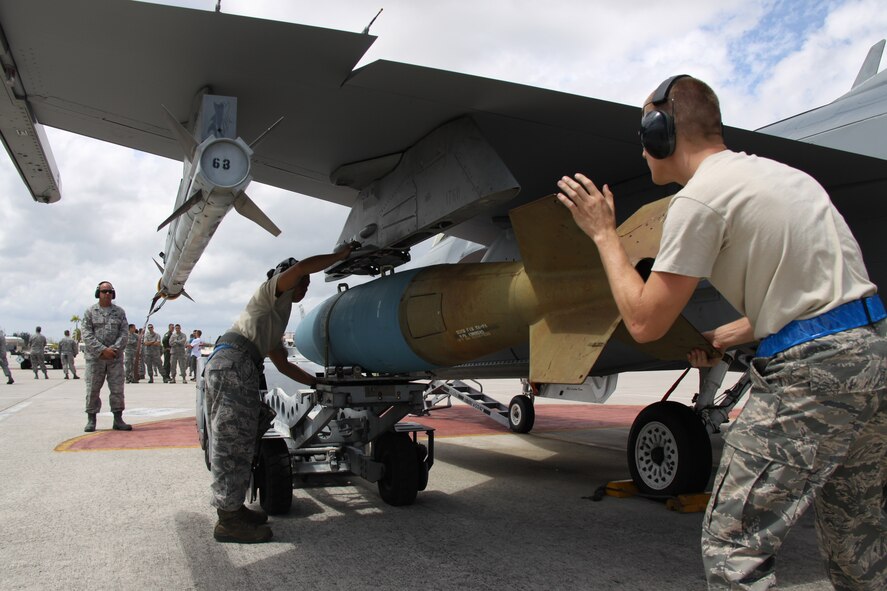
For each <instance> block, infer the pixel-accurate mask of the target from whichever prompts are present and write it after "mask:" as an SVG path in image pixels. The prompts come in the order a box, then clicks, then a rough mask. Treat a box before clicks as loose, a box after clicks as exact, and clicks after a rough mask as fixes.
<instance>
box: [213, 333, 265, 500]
mask: <svg viewBox="0 0 887 591" xmlns="http://www.w3.org/2000/svg"><path fill="white" fill-rule="evenodd" d="M203 375H204V380H205V388H206V390H205V392H206V406H207V410H208V415H209V417H208V419H209V425H208V426H209V437H210V449H211V451H210V463H211V466H212V467H211V471H212V479H213V482H212V486H211V490H212V501H211V503H212V505H213V506H214V507H216V508H218V509H222V510H224V511H235V510H237V509H238V508H239V507H240V506H241V505H242V504H243V502H244V499H245V498H246V493H247V490H248V488H249V481H250V474H251V470H252V462H253V458H254V456H255V452H256V443H257V441H258V439H259V437H261V434H262V433H264V432H265V431H266V430H267V428H268V426H269V424H270V421H271V418H272V417H273V416H274V412H273V411H272V410H271V409H270V407H268V405H267V404H265V402H263V401H262V400H261V398H260V394H259V377H260V371H259V368H257V367H256V365H255V363H253V362H252V360H251V359H250V357H249V355H248V354H246V353H245V352H243V351H240V350H238V349H235V348H228V349H220V350H217V351H216V352H215V353H213V355H212V357H210V359H209V361H208V362H207V364H206V367H205V369H204V373H203Z"/></svg>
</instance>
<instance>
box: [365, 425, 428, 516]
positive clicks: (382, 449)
mask: <svg viewBox="0 0 887 591" xmlns="http://www.w3.org/2000/svg"><path fill="white" fill-rule="evenodd" d="M373 455H374V456H375V459H376V461H378V462H381V463H382V465H383V466H384V467H385V470H384V473H383V474H382V478H381V479H379V483H378V486H379V495H380V496H381V497H382V500H383V501H385V502H386V503H388V504H389V505H392V506H395V507H400V506H403V505H412V504H413V502H414V501H415V500H416V494H417V493H418V492H419V484H420V482H419V480H420V475H419V462H418V461H417V458H418V451H417V450H416V444H415V443H413V440H412V439H410V437H409V435H407V434H406V433H395V432H393V431H390V432H388V433H384V434H383V435H381V436H380V437H379V438H378V439H377V440H376V442H375V444H374V445H373Z"/></svg>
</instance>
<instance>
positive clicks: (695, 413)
mask: <svg viewBox="0 0 887 591" xmlns="http://www.w3.org/2000/svg"><path fill="white" fill-rule="evenodd" d="M750 359H751V358H750V357H749V356H747V355H744V356H741V357H740V358H738V359H737V360H736V361H737V362H738V363H739V364H740V365H744V366H745V367H748V364H749V362H750ZM732 363H734V360H733V359H731V358H729V357H725V358H724V361H722V362H721V363H720V364H718V365H717V366H716V367H713V368H711V369H704V370H700V372H699V393H698V394H696V396H695V397H694V398H693V406H692V407H689V406H686V405H684V404H681V403H679V402H674V401H671V400H663V401H661V402H656V403H654V404H651V405H650V406H648V407H646V408H645V409H644V410H642V411H641V413H640V414H639V415H638V416H637V418H636V419H635V420H634V423H632V425H631V431H630V432H629V436H628V469H629V472H631V479H632V480H633V481H634V483H635V485H636V486H637V487H638V489H639V490H640V491H641V492H642V493H646V494H649V495H663V496H675V495H680V494H685V493H696V492H702V491H704V490H705V488H706V486H707V485H708V481H709V478H710V477H711V468H712V456H711V440H710V438H709V434H710V433H718V432H720V426H721V425H722V424H724V423H726V422H727V420H728V418H729V414H730V411H731V410H733V408H734V407H735V406H736V403H737V402H739V399H740V398H741V397H742V395H743V394H745V392H747V391H748V389H749V388H750V387H751V382H750V380H749V377H748V371H745V372H744V373H743V374H742V375H741V376H740V378H739V380H738V381H737V382H736V384H734V385H733V386H732V387H731V388H729V389H728V390H726V391H724V393H723V394H722V395H721V397H720V398H719V399H718V400H717V401H715V396H716V395H717V392H718V389H719V388H720V387H721V384H722V383H723V381H724V378H725V377H726V375H727V370H728V369H729V368H730V365H731V364H732ZM682 378H683V376H682ZM678 381H680V380H678ZM675 386H677V384H675ZM669 393H670V392H669ZM666 397H667V395H666Z"/></svg>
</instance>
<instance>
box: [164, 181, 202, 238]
mask: <svg viewBox="0 0 887 591" xmlns="http://www.w3.org/2000/svg"><path fill="white" fill-rule="evenodd" d="M201 199H203V191H197V192H196V193H194V195H192V196H191V198H190V199H188V200H187V201H185V202H184V203H182V205H180V206H179V208H178V209H176V210H175V211H174V212H172V215H170V216H169V217H168V218H166V219H165V220H163V223H162V224H160V225H159V226H157V231H158V232H159V231H160V230H161V229H162V228H163V227H164V226H165V225H167V224H168V223H170V222H171V221H173V220H174V219H176V218H177V217H179V216H180V215H182V214H183V213H185V212H186V211H188V210H189V209H191V208H192V207H194V206H195V205H196V204H198V203H200V200H201Z"/></svg>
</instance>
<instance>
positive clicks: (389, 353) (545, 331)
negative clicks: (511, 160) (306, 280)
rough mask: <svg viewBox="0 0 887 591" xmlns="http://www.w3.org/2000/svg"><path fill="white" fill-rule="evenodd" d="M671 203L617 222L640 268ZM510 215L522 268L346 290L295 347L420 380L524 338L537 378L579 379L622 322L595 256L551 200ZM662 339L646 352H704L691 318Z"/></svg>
mask: <svg viewBox="0 0 887 591" xmlns="http://www.w3.org/2000/svg"><path fill="white" fill-rule="evenodd" d="M667 205H668V199H663V200H660V201H657V202H654V203H651V204H648V205H646V206H644V207H642V208H641V209H640V210H638V212H636V213H635V214H634V215H633V216H632V217H630V218H629V219H628V220H626V221H625V222H624V223H623V224H622V225H620V227H619V230H618V231H619V235H620V239H621V240H622V243H623V245H624V246H625V247H626V250H627V251H628V253H629V258H630V260H631V261H632V264H633V265H638V263H641V262H642V261H645V260H649V259H652V258H654V257H655V256H656V253H657V251H658V248H659V239H660V237H661V233H662V221H663V220H664V219H665V211H666V208H667ZM510 216H511V220H512V226H513V228H514V231H515V234H516V236H517V240H518V246H519V248H520V251H521V257H522V261H517V262H502V263H473V264H456V265H436V266H432V267H425V268H422V269H414V270H410V271H404V272H399V273H396V274H390V275H386V276H383V277H381V278H379V279H376V280H374V281H371V282H369V283H365V284H363V285H360V286H357V287H354V288H350V289H347V290H344V291H340V292H339V293H337V294H336V295H334V296H332V297H331V298H329V299H327V300H326V301H324V302H323V303H322V304H320V305H319V306H318V307H317V308H315V309H314V310H312V311H311V312H310V313H309V314H308V315H307V316H306V317H305V319H304V320H303V321H302V322H301V323H300V324H299V326H298V327H297V329H296V334H295V344H296V347H297V348H298V349H299V351H300V352H301V353H302V354H303V355H304V356H305V357H307V358H308V359H310V360H311V361H313V362H315V363H317V364H320V365H323V366H324V367H328V368H329V367H352V366H357V367H360V368H361V369H362V370H363V371H366V372H369V373H387V374H404V373H407V374H416V373H421V372H433V371H434V369H436V368H445V367H446V368H450V367H453V366H457V365H460V364H464V363H467V362H470V361H473V360H477V359H480V358H482V357H485V356H487V355H491V354H493V353H496V352H498V351H501V350H503V349H506V348H509V347H516V346H519V345H523V344H526V343H527V342H528V341H529V344H530V375H529V377H530V380H531V381H532V382H534V383H557V384H580V383H582V382H583V381H584V380H585V379H586V377H587V376H588V374H589V372H590V371H591V369H592V367H593V365H594V362H595V361H596V360H597V358H598V356H599V355H600V353H601V351H602V349H603V347H604V345H605V344H606V343H607V341H608V340H609V339H610V338H611V337H613V336H614V333H616V330H617V328H618V327H619V325H620V321H621V317H620V315H619V311H618V309H617V307H616V303H615V302H614V301H613V297H612V294H611V292H610V289H609V284H608V283H607V279H606V275H605V273H604V269H603V266H602V264H601V261H600V257H599V255H598V253H597V249H596V248H595V247H594V244H593V242H592V241H591V240H590V239H589V238H588V237H587V236H585V234H583V233H582V231H581V230H579V228H578V227H577V226H576V224H575V223H574V222H573V220H572V217H571V216H570V213H569V211H567V209H566V208H565V207H564V206H563V205H561V204H560V202H559V201H558V200H557V198H556V197H555V196H553V195H552V196H548V197H545V198H543V199H540V200H538V201H535V202H533V203H530V204H527V205H524V206H522V207H519V208H517V209H515V210H512V212H511V213H510ZM623 330H624V329H623ZM665 341H666V345H664V346H663V345H662V344H659V345H652V347H653V349H650V351H652V354H654V355H655V356H656V357H657V358H659V359H669V360H684V359H686V353H687V351H689V350H690V349H691V348H693V347H695V346H699V347H705V346H706V345H707V344H706V343H705V341H704V339H703V338H702V336H701V335H699V333H698V332H697V331H696V330H695V329H693V328H692V326H690V325H689V323H687V322H686V321H685V320H683V321H680V322H678V323H676V325H675V327H674V328H673V329H672V331H671V332H670V333H669V335H667V336H666V339H665ZM466 377H469V376H466Z"/></svg>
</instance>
